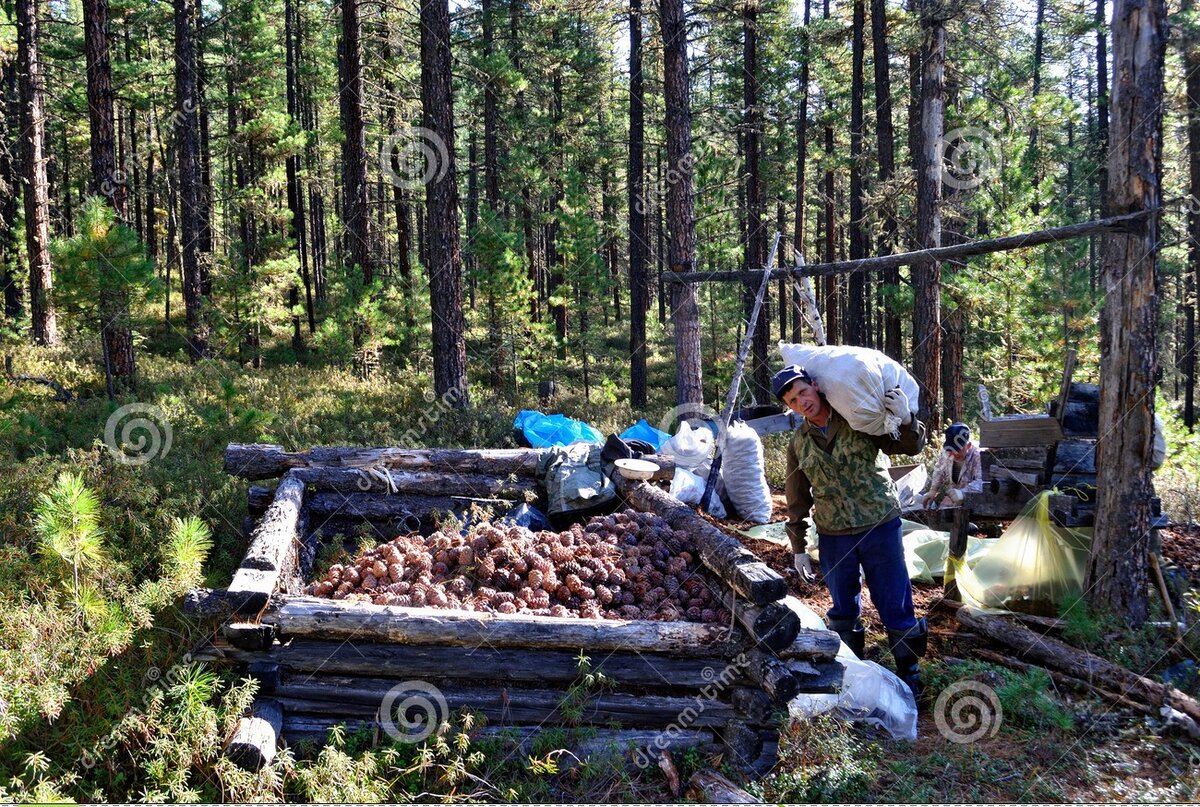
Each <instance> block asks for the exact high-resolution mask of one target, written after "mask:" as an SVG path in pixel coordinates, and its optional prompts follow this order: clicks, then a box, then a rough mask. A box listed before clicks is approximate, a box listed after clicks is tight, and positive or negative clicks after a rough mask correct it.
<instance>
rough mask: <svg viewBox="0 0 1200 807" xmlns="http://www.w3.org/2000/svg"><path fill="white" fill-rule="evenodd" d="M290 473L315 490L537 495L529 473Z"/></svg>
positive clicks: (313, 470) (299, 470)
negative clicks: (521, 474)
mask: <svg viewBox="0 0 1200 807" xmlns="http://www.w3.org/2000/svg"><path fill="white" fill-rule="evenodd" d="M288 473H289V474H291V475H293V476H295V477H296V478H297V479H299V480H301V481H302V482H304V483H305V484H306V485H312V486H313V487H314V488H316V489H317V490H335V491H340V492H342V493H384V494H389V493H390V494H400V493H405V494H407V493H416V494H421V495H425V496H465V497H469V498H489V499H490V498H495V499H512V500H514V501H526V500H527V499H528V498H529V497H533V498H537V495H538V483H537V480H536V479H534V478H533V477H532V476H511V475H509V476H500V475H497V474H476V473H465V472H464V473H459V472H452V473H445V472H441V471H394V470H382V471H381V470H376V471H368V470H365V469H362V468H295V469H293V470H291V471H288Z"/></svg>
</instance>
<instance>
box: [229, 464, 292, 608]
mask: <svg viewBox="0 0 1200 807" xmlns="http://www.w3.org/2000/svg"><path fill="white" fill-rule="evenodd" d="M303 500H304V483H303V482H301V481H300V480H299V479H297V478H296V477H295V476H293V475H291V474H290V473H289V474H288V475H287V476H285V477H284V478H283V481H282V482H280V483H279V487H278V488H277V489H276V491H275V498H274V499H273V500H272V501H271V505H270V506H269V507H268V508H267V511H266V512H265V513H263V517H262V518H261V519H259V522H258V525H257V526H255V528H254V531H253V532H252V533H251V535H250V546H249V547H248V548H247V550H246V556H245V557H244V558H243V559H242V563H241V565H240V566H239V568H238V569H237V571H236V572H234V575H233V581H232V582H231V583H230V584H229V588H228V590H227V597H228V598H229V600H230V602H231V604H232V605H233V608H234V609H235V610H236V611H237V613H239V614H253V613H257V612H258V611H260V610H262V608H263V607H264V606H265V605H266V604H267V599H268V598H269V597H270V596H271V595H272V594H273V593H275V591H276V590H277V589H278V588H279V584H280V581H281V580H282V579H283V578H284V576H285V575H288V574H290V573H291V571H292V570H293V569H295V566H296V563H297V560H298V555H297V546H298V544H299V533H298V528H299V525H300V511H301V508H302V507H303Z"/></svg>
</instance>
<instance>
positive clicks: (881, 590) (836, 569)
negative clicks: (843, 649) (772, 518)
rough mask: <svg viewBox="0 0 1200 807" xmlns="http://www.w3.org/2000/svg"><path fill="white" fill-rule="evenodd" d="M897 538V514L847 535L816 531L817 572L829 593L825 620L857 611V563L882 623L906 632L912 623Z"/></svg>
mask: <svg viewBox="0 0 1200 807" xmlns="http://www.w3.org/2000/svg"><path fill="white" fill-rule="evenodd" d="M900 536H901V533H900V518H899V517H896V518H893V519H892V520H891V521H885V522H884V523H883V524H880V525H879V526H877V527H873V528H871V529H869V530H867V531H866V532H860V533H855V534H853V535H825V534H823V533H818V538H819V541H818V544H817V546H818V548H819V549H820V552H821V572H822V574H824V576H825V584H826V585H827V586H829V593H830V595H831V596H832V597H833V607H832V608H830V609H829V614H828V616H829V620H830V623H831V624H836V623H839V622H840V623H842V624H846V623H847V622H853V621H854V620H857V619H858V618H859V616H861V614H862V597H861V593H862V584H861V582H860V581H859V576H858V567H859V566H860V565H861V566H862V570H863V574H864V576H865V577H866V578H867V588H869V589H870V590H871V601H872V602H873V603H875V608H876V609H877V610H878V611H879V617H880V619H882V620H883V624H884V627H886V628H887V629H889V630H908V629H909V628H911V627H912V626H913V625H915V624H917V618H916V615H915V614H914V613H913V599H912V582H911V581H910V580H909V579H908V567H907V566H905V564H904V543H903V541H902V540H901V537H900Z"/></svg>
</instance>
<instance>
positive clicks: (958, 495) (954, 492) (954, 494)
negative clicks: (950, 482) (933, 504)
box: [946, 488, 963, 504]
mask: <svg viewBox="0 0 1200 807" xmlns="http://www.w3.org/2000/svg"><path fill="white" fill-rule="evenodd" d="M946 495H947V496H949V497H950V498H951V499H953V500H954V503H955V504H962V500H963V492H962V491H961V490H959V489H958V488H951V489H950V490H949V491H948V492H947V493H946Z"/></svg>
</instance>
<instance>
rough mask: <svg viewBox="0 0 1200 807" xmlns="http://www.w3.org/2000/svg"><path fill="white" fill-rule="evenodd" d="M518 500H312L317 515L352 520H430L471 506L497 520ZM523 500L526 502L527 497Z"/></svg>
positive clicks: (373, 496) (345, 496) (339, 496)
mask: <svg viewBox="0 0 1200 807" xmlns="http://www.w3.org/2000/svg"><path fill="white" fill-rule="evenodd" d="M515 501H518V499H516V498H513V499H505V498H494V497H492V498H484V497H472V496H422V495H420V494H413V493H408V494H403V495H394V496H389V495H380V494H378V493H358V492H354V493H339V492H337V491H317V492H316V493H314V494H312V495H311V496H310V497H309V501H308V507H309V509H310V510H311V511H312V513H313V515H317V516H322V517H329V516H332V515H342V516H347V517H350V518H368V519H387V518H391V519H395V518H400V519H411V518H415V519H416V520H418V521H426V520H427V519H428V518H429V517H430V516H431V515H432V514H433V513H460V512H463V511H465V510H467V509H469V508H470V507H471V505H478V506H480V507H490V508H491V509H492V511H493V512H494V513H495V514H496V516H497V517H499V516H501V515H504V513H505V512H506V511H508V509H509V508H511V507H512V506H513V503H514V502H515ZM519 501H522V502H523V501H525V500H524V498H521V499H519Z"/></svg>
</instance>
